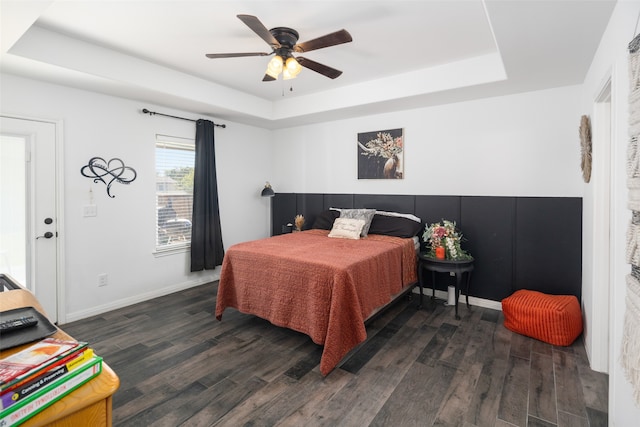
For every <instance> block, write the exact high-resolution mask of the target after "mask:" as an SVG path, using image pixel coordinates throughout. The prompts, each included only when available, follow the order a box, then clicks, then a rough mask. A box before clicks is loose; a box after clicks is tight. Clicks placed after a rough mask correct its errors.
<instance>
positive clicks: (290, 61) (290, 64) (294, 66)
mask: <svg viewBox="0 0 640 427" xmlns="http://www.w3.org/2000/svg"><path fill="white" fill-rule="evenodd" d="M285 69H286V70H287V71H288V72H289V73H291V75H292V76H293V77H296V76H297V75H298V74H300V71H302V66H301V65H300V63H299V62H298V61H297V60H296V58H294V57H293V56H290V57H289V58H287V62H286V67H285Z"/></svg>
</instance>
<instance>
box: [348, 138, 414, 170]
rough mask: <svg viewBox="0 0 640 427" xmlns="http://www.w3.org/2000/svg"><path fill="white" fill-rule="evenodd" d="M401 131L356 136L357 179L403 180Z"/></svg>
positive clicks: (402, 141)
mask: <svg viewBox="0 0 640 427" xmlns="http://www.w3.org/2000/svg"><path fill="white" fill-rule="evenodd" d="M403 133H404V132H403V129H389V130H380V131H373V132H363V133H359V134H358V179H403V178H404V136H403Z"/></svg>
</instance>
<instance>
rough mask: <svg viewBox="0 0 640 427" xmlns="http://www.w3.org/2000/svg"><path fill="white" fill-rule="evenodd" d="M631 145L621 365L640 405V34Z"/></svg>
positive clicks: (633, 73)
mask: <svg viewBox="0 0 640 427" xmlns="http://www.w3.org/2000/svg"><path fill="white" fill-rule="evenodd" d="M629 84H630V88H629V144H628V146H627V187H628V189H629V196H628V197H629V199H628V207H629V209H630V210H631V223H630V224H629V228H628V230H627V253H626V261H627V263H628V264H631V272H630V273H629V274H628V275H627V289H626V296H625V306H626V307H625V308H626V310H625V313H624V324H623V330H622V351H621V353H622V354H621V357H620V359H621V362H622V366H623V368H624V370H625V374H626V376H627V379H628V380H629V382H630V383H631V385H632V388H633V397H634V399H635V402H636V404H637V405H640V162H639V160H640V156H639V155H638V154H639V151H638V140H639V139H640V34H639V35H637V36H636V37H635V38H634V39H633V40H632V41H631V43H629Z"/></svg>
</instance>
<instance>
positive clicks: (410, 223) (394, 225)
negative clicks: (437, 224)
mask: <svg viewBox="0 0 640 427" xmlns="http://www.w3.org/2000/svg"><path fill="white" fill-rule="evenodd" d="M421 230H422V224H421V223H420V222H416V221H414V220H412V219H408V218H406V217H401V216H394V215H384V214H380V213H379V211H378V212H376V214H375V215H374V216H373V221H371V227H370V228H369V234H382V235H384V236H395V237H413V236H416V235H418V233H419V232H420V231H421Z"/></svg>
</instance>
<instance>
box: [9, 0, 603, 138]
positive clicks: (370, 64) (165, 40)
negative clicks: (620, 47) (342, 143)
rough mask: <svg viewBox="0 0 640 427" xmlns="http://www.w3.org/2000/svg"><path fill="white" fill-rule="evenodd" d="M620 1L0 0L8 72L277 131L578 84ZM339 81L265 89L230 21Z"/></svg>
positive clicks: (317, 78) (258, 42) (263, 61)
mask: <svg viewBox="0 0 640 427" xmlns="http://www.w3.org/2000/svg"><path fill="white" fill-rule="evenodd" d="M614 5H615V0H550V1H544V0H501V1H497V0H485V1H482V0H441V1H436V0H424V1H419V0H413V1H364V0H360V1H357V0H342V1H332V0H324V1H322V0H314V1H308V0H298V1H292V0H290V1H225V0H208V1H206V0H198V1H196V0H182V1H168V0H145V1H142V0H129V1H124V0H110V1H99V0H84V1H68V0H57V1H56V0H46V1H45V0H40V1H30V0H0V16H1V22H0V23H1V25H2V29H1V31H2V32H1V34H0V36H1V47H2V50H1V51H0V67H1V70H2V72H5V73H9V74H16V75H21V76H25V77H32V78H38V79H43V80H46V81H51V82H55V83H59V84H64V85H68V86H73V87H78V88H83V89H89V90H95V91H98V92H102V93H107V94H113V95H116V96H123V97H126V98H131V99H136V100H139V101H141V108H142V107H145V106H146V105H144V102H148V103H153V104H157V105H161V106H166V107H168V108H177V109H181V110H185V111H189V112H192V113H193V114H194V115H198V114H205V115H210V116H213V117H216V118H220V119H222V120H230V121H236V122H240V123H247V124H253V125H258V126H264V127H267V128H277V127H284V126H294V125H299V124H304V123H312V122H317V121H322V120H331V119H338V118H345V117H354V116H358V115H365V114H375V113H379V112H385V111H393V110H399V109H407V108H416V107H421V106H428V105H436V104H441V103H448V102H457V101H464V100H469V99H475V98H478V97H485V96H496V95H504V94H510V93H517V92H523V91H530V90H539V89H545V88H552V87H558V86H564V85H571V84H580V83H582V81H583V79H584V76H585V74H586V72H587V69H588V67H589V65H590V63H591V59H592V58H593V55H594V53H595V51H596V49H597V47H598V42H599V41H600V38H601V36H602V33H603V31H604V29H605V27H606V24H607V22H608V20H609V17H610V15H611V12H612V10H613V7H614ZM238 14H249V15H255V16H257V17H258V18H259V19H260V20H261V21H262V23H263V24H264V25H265V26H266V27H267V28H272V27H278V26H285V27H291V28H294V29H296V30H297V31H298V32H299V33H300V41H306V40H310V39H313V38H316V37H319V36H322V35H324V34H327V33H330V32H333V31H336V30H339V29H343V28H344V29H346V30H347V31H349V33H350V34H351V36H352V37H353V42H351V43H347V44H343V45H338V46H332V47H329V48H325V49H320V50H316V51H312V52H308V53H305V55H304V56H305V57H307V58H309V59H312V60H314V61H317V62H321V63H323V64H326V65H328V66H331V67H333V68H337V69H339V70H342V71H343V74H342V75H341V76H340V77H338V78H337V79H335V80H331V79H329V78H327V77H324V76H322V75H320V74H317V73H315V72H313V71H311V70H308V69H303V71H302V73H301V74H300V75H299V76H298V78H296V79H294V80H290V81H287V82H283V81H282V80H281V79H280V80H278V81H275V82H262V77H263V75H264V71H265V69H266V65H267V62H268V61H269V59H270V57H242V58H225V59H208V58H206V57H205V53H226V52H256V51H258V52H270V48H269V46H268V45H267V44H266V43H265V42H264V41H263V40H262V39H260V38H259V37H258V36H257V35H256V34H255V33H254V32H253V31H251V30H250V29H249V28H248V27H247V26H246V25H245V24H244V23H243V22H242V21H240V20H239V19H238V18H237V17H236V15H238Z"/></svg>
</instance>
